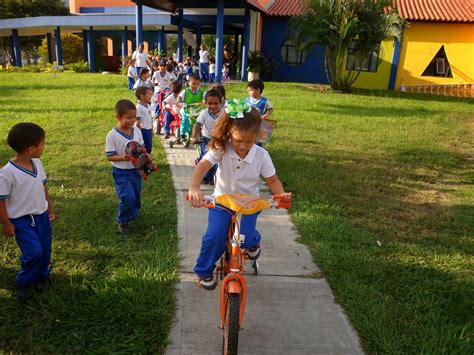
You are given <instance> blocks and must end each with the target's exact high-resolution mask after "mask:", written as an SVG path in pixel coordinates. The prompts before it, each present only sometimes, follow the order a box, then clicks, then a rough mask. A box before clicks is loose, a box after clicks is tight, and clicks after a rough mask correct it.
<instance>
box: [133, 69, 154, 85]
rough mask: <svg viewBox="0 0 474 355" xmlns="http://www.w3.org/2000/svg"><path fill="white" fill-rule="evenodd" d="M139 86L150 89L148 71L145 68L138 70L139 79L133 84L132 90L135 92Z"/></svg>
mask: <svg viewBox="0 0 474 355" xmlns="http://www.w3.org/2000/svg"><path fill="white" fill-rule="evenodd" d="M140 86H146V87H149V88H151V87H152V84H151V81H150V71H149V70H148V69H147V68H143V69H141V70H140V77H139V79H138V80H137V81H136V82H135V84H133V89H134V90H136V89H137V88H138V87H140Z"/></svg>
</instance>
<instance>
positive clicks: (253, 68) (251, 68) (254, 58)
mask: <svg viewBox="0 0 474 355" xmlns="http://www.w3.org/2000/svg"><path fill="white" fill-rule="evenodd" d="M264 65H265V58H264V57H263V56H262V53H260V51H254V52H250V53H249V59H248V66H247V71H248V80H249V81H252V80H254V79H259V78H260V72H261V71H262V69H263V66H264Z"/></svg>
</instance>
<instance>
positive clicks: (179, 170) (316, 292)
mask: <svg viewBox="0 0 474 355" xmlns="http://www.w3.org/2000/svg"><path fill="white" fill-rule="evenodd" d="M163 144H164V147H165V151H166V153H167V156H168V162H169V164H170V167H171V171H172V174H173V182H174V186H175V189H176V196H177V206H178V235H179V237H180V242H179V249H180V255H181V257H182V263H181V282H180V283H179V284H178V285H177V298H178V309H177V313H176V320H175V323H174V326H173V329H172V330H171V334H170V337H171V339H172V342H173V343H172V344H171V345H170V346H169V347H168V349H167V354H170V355H175V354H180V355H181V354H186V355H187V354H193V355H194V354H198V355H199V354H206V355H208V354H209V355H211V354H221V353H222V331H221V330H220V329H219V328H218V327H219V325H220V321H219V300H218V289H216V290H214V291H211V292H209V291H205V290H202V289H200V288H198V287H197V283H196V276H195V275H194V273H193V267H194V263H195V261H196V258H197V256H198V253H199V249H200V245H201V237H202V235H203V234H204V232H205V229H206V224H207V210H206V209H204V208H200V209H198V208H191V207H189V206H188V204H187V203H185V200H184V196H185V194H186V191H187V187H188V184H189V180H190V177H191V174H192V171H193V167H194V165H193V163H194V158H195V151H194V149H184V148H183V146H175V147H174V148H173V149H170V148H169V146H168V144H167V142H164V143H163ZM203 188H204V187H203ZM264 190H266V191H267V193H268V189H264ZM209 192H210V191H209ZM264 193H265V192H264ZM257 228H258V230H259V231H260V233H261V235H262V245H261V247H262V254H261V256H260V259H259V263H260V274H259V275H258V276H254V275H251V273H250V272H249V274H247V275H246V278H247V285H248V296H247V305H246V311H245V312H246V314H245V319H244V325H243V328H244V329H243V330H242V331H241V332H240V335H239V354H285V355H287V354H361V353H362V350H361V348H360V345H359V339H358V336H357V334H356V332H355V331H354V329H353V328H352V326H351V325H350V323H349V321H348V320H347V318H346V316H345V314H344V312H343V310H342V308H341V307H340V306H339V305H338V304H336V303H335V300H334V296H333V295H332V292H331V289H330V288H329V285H328V283H327V282H326V280H325V279H324V278H322V277H321V273H320V272H319V269H318V268H317V266H316V265H315V264H314V263H313V262H312V258H311V255H310V254H309V252H308V250H307V248H306V247H305V246H304V245H302V244H299V243H297V242H296V238H297V237H298V234H297V232H296V230H295V228H294V227H293V224H292V223H291V221H290V219H289V217H288V214H287V212H286V211H284V210H275V209H271V210H265V211H264V212H262V214H261V215H260V217H259V219H258V224H257ZM247 269H250V270H251V268H250V267H248V268H247Z"/></svg>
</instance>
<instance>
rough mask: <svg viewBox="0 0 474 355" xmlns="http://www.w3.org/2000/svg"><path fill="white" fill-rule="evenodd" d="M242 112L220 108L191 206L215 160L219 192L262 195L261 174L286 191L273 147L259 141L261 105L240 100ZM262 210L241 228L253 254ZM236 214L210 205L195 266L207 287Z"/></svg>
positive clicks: (191, 190)
mask: <svg viewBox="0 0 474 355" xmlns="http://www.w3.org/2000/svg"><path fill="white" fill-rule="evenodd" d="M240 106H243V107H244V111H243V112H235V110H233V111H231V112H230V114H227V113H226V112H222V113H221V117H220V118H219V120H218V121H217V123H216V126H215V127H214V130H213V132H212V139H211V142H210V143H209V151H208V152H207V153H206V155H205V156H204V157H203V159H202V160H201V161H200V162H199V164H198V165H197V166H196V168H195V169H194V172H193V175H192V177H191V183H190V186H189V191H188V196H189V201H190V203H191V205H192V206H194V207H198V206H199V204H200V203H201V202H202V201H203V194H202V191H201V189H200V182H201V180H202V178H203V177H204V175H205V174H206V172H208V171H209V169H211V167H212V166H214V165H216V164H217V165H218V168H217V173H216V185H215V188H214V196H219V195H222V194H233V193H244V194H249V195H255V196H258V194H259V189H258V184H259V182H260V177H263V179H264V180H265V183H266V184H267V185H268V186H269V187H270V189H271V191H272V193H274V194H282V193H285V190H284V188H283V185H282V184H281V182H280V180H279V179H278V177H277V175H276V172H275V167H274V166H273V163H272V160H271V158H270V155H269V154H268V152H267V151H266V150H265V149H263V148H261V147H259V146H257V145H256V144H255V143H256V141H257V137H258V134H259V130H260V124H261V122H262V119H261V117H260V114H259V113H258V111H257V110H256V109H253V108H250V107H249V106H248V105H245V104H244V103H241V105H240ZM257 216H258V213H256V214H252V215H245V216H243V218H242V222H241V226H240V228H241V229H240V230H241V233H242V234H244V235H245V243H244V244H242V248H244V249H247V253H248V255H249V258H251V259H253V260H255V259H257V258H258V257H259V256H260V234H259V233H258V231H257V230H256V229H255V226H256V222H257ZM230 219H231V216H230V214H229V213H228V212H227V211H223V210H221V209H216V208H214V209H210V210H209V218H208V226H207V231H206V233H205V235H204V236H203V238H202V245H201V252H200V254H199V257H198V259H197V262H196V266H195V267H194V271H195V272H196V274H197V275H198V277H199V284H200V286H201V287H203V288H204V289H206V290H213V289H214V288H215V287H216V283H215V281H214V277H213V271H214V268H215V263H216V261H217V260H218V259H219V258H220V256H221V255H222V253H223V252H224V251H225V248H226V235H227V231H228V229H229V225H230Z"/></svg>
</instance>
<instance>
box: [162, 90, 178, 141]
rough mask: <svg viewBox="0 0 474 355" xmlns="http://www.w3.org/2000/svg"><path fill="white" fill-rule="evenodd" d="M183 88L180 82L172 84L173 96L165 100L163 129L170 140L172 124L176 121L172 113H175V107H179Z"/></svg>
mask: <svg viewBox="0 0 474 355" xmlns="http://www.w3.org/2000/svg"><path fill="white" fill-rule="evenodd" d="M182 87H183V86H182V85H181V83H180V82H179V81H173V82H172V83H171V95H169V96H168V97H167V98H166V99H164V100H163V105H164V107H165V108H166V111H165V120H164V129H163V131H164V134H165V139H168V138H169V137H170V124H171V122H173V121H174V115H173V113H172V112H171V111H173V109H174V107H175V106H176V105H178V96H179V93H180V92H181V89H182Z"/></svg>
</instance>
